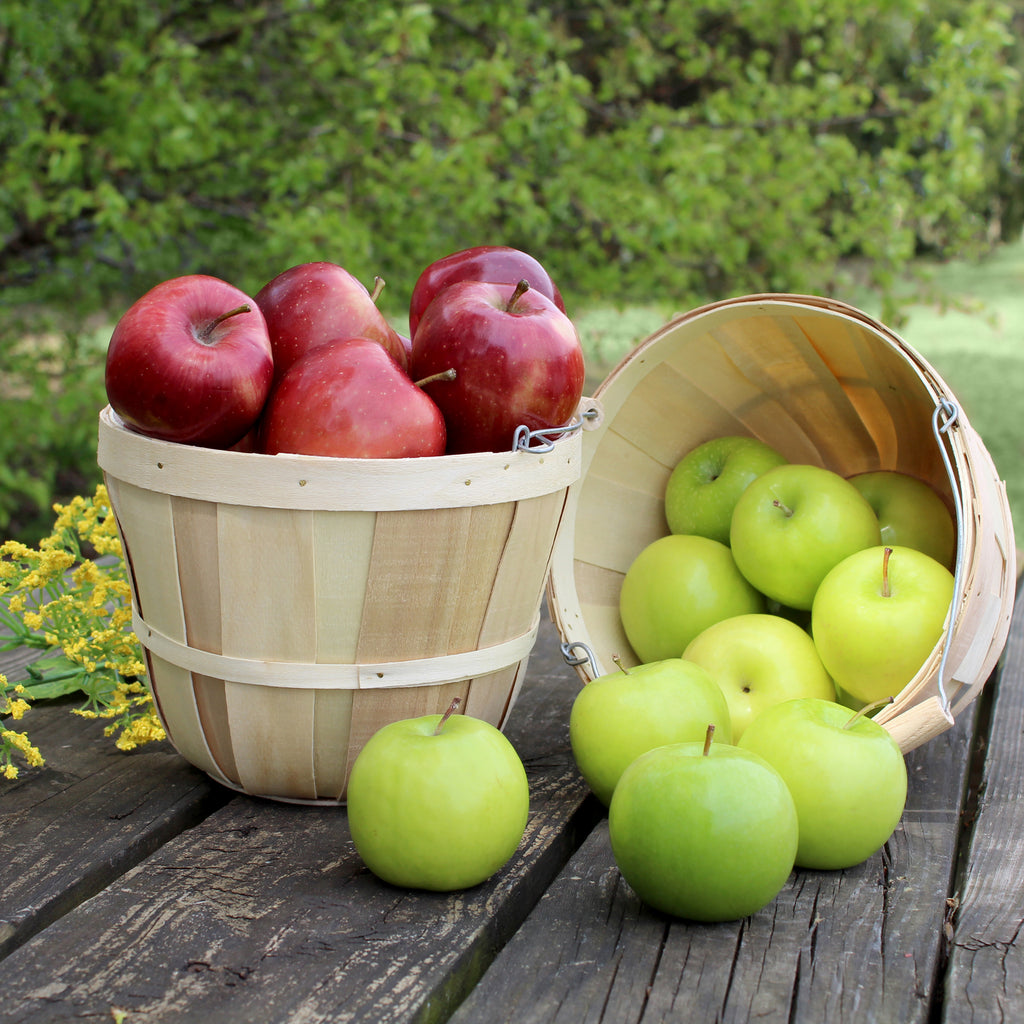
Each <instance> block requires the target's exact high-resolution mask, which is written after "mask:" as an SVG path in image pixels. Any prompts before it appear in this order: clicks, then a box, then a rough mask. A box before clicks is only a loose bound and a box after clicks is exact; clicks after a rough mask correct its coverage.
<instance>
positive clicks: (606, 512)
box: [548, 294, 1016, 751]
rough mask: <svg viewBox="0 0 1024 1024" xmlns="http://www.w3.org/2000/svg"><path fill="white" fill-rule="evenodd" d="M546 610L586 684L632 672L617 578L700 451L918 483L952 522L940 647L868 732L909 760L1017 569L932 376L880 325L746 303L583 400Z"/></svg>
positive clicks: (998, 630) (850, 315) (971, 453)
mask: <svg viewBox="0 0 1024 1024" xmlns="http://www.w3.org/2000/svg"><path fill="white" fill-rule="evenodd" d="M594 400H595V403H596V405H598V406H599V407H600V408H601V410H602V419H601V421H600V422H599V423H598V424H597V425H596V428H595V429H593V430H591V431H589V432H588V433H586V434H585V435H584V436H583V441H584V451H583V474H582V476H581V479H580V481H579V483H578V484H576V485H575V486H574V487H573V488H572V489H571V491H570V497H569V506H568V508H567V510H566V518H567V523H566V528H565V529H564V530H563V531H562V533H561V535H560V539H559V542H558V544H557V546H556V549H555V554H554V558H553V562H552V569H551V578H550V583H549V589H548V604H549V608H550V610H551V615H552V618H553V619H554V621H555V623H556V624H557V626H558V628H559V632H560V633H561V636H562V639H563V641H564V642H565V644H564V648H563V649H564V650H565V651H566V658H567V660H572V661H574V662H575V661H579V664H578V666H577V670H578V672H579V674H580V676H581V678H582V679H583V680H584V681H585V682H586V681H589V680H590V679H592V678H594V677H595V676H596V675H601V674H604V673H605V672H607V671H610V670H611V669H612V668H613V667H614V666H613V664H612V660H611V659H612V656H613V655H615V654H619V655H621V657H622V659H623V661H624V662H625V663H626V664H627V665H628V664H630V663H635V661H636V658H635V655H634V654H633V652H632V650H631V649H630V646H629V643H628V641H627V640H626V637H625V634H624V633H623V630H622V626H621V623H620V621H619V612H618V596H619V590H620V586H621V583H622V578H623V575H624V573H625V571H626V569H627V568H628V567H629V565H630V564H631V562H632V560H633V559H634V558H635V557H636V555H637V554H638V553H639V552H640V551H641V550H642V549H643V548H644V547H645V546H646V545H647V544H648V543H650V542H651V541H653V540H655V539H656V538H658V537H660V536H662V535H664V534H665V533H667V532H668V526H667V523H666V521H665V517H664V511H663V497H664V492H665V484H666V482H667V480H668V477H669V474H670V472H671V470H672V468H673V467H674V466H675V464H676V462H677V461H678V460H679V459H680V458H681V457H682V456H683V455H684V454H685V453H686V452H688V451H689V450H690V449H692V448H693V447H695V446H696V445H698V444H700V443H701V442H704V441H707V440H709V439H711V438H714V437H718V436H722V435H728V434H748V435H751V436H753V437H758V438H761V439H762V440H764V441H766V442H767V443H768V444H770V445H772V446H773V447H775V448H777V449H778V450H779V451H780V452H781V453H782V454H783V455H784V456H786V457H787V458H788V459H789V460H790V461H791V462H804V463H812V464H815V465H821V466H825V467H827V468H829V469H832V470H834V471H836V472H839V473H842V474H843V475H845V476H849V475H852V474H854V473H861V472H866V471H869V470H879V469H894V470H900V471H902V472H906V473H911V474H913V475H915V476H918V477H920V478H922V479H924V480H927V481H928V482H929V483H931V484H932V485H933V486H934V487H935V488H936V489H937V490H938V491H939V492H940V493H941V494H942V495H944V497H945V498H946V500H947V501H948V502H949V505H950V507H951V509H953V510H955V512H956V515H957V520H958V529H957V535H958V545H957V562H956V567H955V586H954V596H953V601H952V603H951V607H950V613H949V616H948V617H947V622H946V628H945V631H944V633H943V636H942V638H941V640H940V641H939V643H938V644H937V645H936V647H935V649H934V650H933V651H932V653H931V655H930V656H929V658H928V659H927V661H926V662H925V663H924V665H922V666H921V669H920V671H919V672H918V673H917V675H916V676H915V677H914V679H913V680H911V682H910V683H909V684H908V685H907V686H906V687H905V689H904V690H903V691H902V692H901V693H900V694H899V695H898V697H897V698H896V700H895V703H894V704H892V705H890V706H889V707H887V708H886V709H884V710H883V711H882V712H880V713H879V714H878V715H877V716H876V717H877V719H878V721H880V722H883V723H884V724H885V726H886V728H887V729H889V730H890V732H891V733H892V734H893V735H894V736H895V737H896V739H897V741H898V742H899V744H900V746H901V748H902V749H903V750H904V751H909V750H911V749H913V748H914V747H916V746H918V745H920V744H921V743H923V742H925V741H926V740H928V739H930V738H931V737H933V736H935V735H938V734H939V733H940V732H942V731H944V730H945V729H948V728H949V727H950V725H952V723H953V720H954V716H955V715H956V714H957V713H959V712H960V711H961V710H962V709H963V708H964V707H966V706H967V704H968V703H969V702H970V701H971V700H973V699H974V697H975V696H976V695H977V694H978V692H979V691H980V688H981V687H982V686H983V685H984V683H985V681H986V679H987V678H988V676H989V674H990V673H991V671H992V669H993V668H994V666H995V664H996V662H997V660H998V658H999V655H1000V653H1001V652H1002V649H1003V646H1004V645H1005V642H1006V636H1007V632H1008V630H1009V625H1010V614H1011V611H1012V608H1013V600H1014V588H1015V566H1014V560H1015V557H1016V552H1015V548H1014V538H1013V525H1012V522H1011V519H1010V509H1009V505H1008V503H1007V499H1006V488H1005V485H1004V484H1003V483H1002V482H1001V481H1000V480H999V479H998V477H997V475H996V471H995V467H994V466H993V464H992V460H991V458H990V456H989V454H988V452H987V451H986V449H985V447H984V445H983V444H982V442H981V440H980V438H979V437H978V435H977V434H976V433H975V431H974V430H973V429H972V428H971V426H970V423H969V422H968V420H967V417H966V416H965V415H964V412H963V410H962V409H959V407H958V406H957V403H956V399H955V398H954V396H953V394H952V392H951V391H950V389H949V388H948V387H947V386H946V384H945V383H944V382H943V381H942V380H941V378H940V377H939V375H938V374H937V373H936V372H935V370H934V369H933V368H932V367H931V366H929V365H928V363H926V362H925V360H924V359H923V358H922V357H921V356H920V355H919V354H918V353H917V352H915V351H914V350H913V348H911V347H910V346H909V345H908V344H907V343H906V342H905V341H903V340H902V339H901V338H899V337H898V336H897V335H896V334H894V333H893V332H892V331H890V330H888V329H887V328H886V327H884V326H883V325H882V324H880V323H878V322H877V321H875V320H873V319H872V318H870V317H869V316H867V315H866V314H864V313H862V312H861V311H859V310H857V309H855V308H853V307H851V306H848V305H846V304H844V303H841V302H837V301H832V300H828V299H822V298H816V297H812V296H803V295H775V294H771V295H751V296H744V297H741V298H737V299H731V300H727V301H723V302H717V303H713V304H711V305H707V306H703V307H701V308H699V309H696V310H693V311H691V312H689V313H686V314H683V315H681V316H678V317H676V318H674V319H673V320H672V321H671V322H670V323H668V324H667V325H666V326H665V327H663V328H662V329H661V330H660V331H658V332H657V333H655V334H654V335H652V336H651V337H650V338H648V339H647V340H646V341H644V342H643V343H642V344H641V345H639V346H638V347H637V348H636V349H635V350H634V351H633V352H631V353H630V354H629V355H628V356H627V357H626V358H625V359H623V361H622V362H621V363H620V364H619V365H618V366H617V367H616V369H615V370H614V371H613V372H612V373H611V374H610V375H609V377H608V379H607V380H606V381H605V382H604V383H603V384H602V385H601V386H600V387H599V388H598V389H597V390H596V392H595V394H594Z"/></svg>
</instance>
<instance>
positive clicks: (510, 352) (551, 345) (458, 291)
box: [410, 280, 584, 453]
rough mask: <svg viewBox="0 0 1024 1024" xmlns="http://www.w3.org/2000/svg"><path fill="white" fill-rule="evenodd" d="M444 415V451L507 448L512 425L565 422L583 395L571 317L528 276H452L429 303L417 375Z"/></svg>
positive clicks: (415, 350) (419, 338)
mask: <svg viewBox="0 0 1024 1024" xmlns="http://www.w3.org/2000/svg"><path fill="white" fill-rule="evenodd" d="M449 367H451V368H453V369H454V370H455V379H454V380H450V381H446V380H439V381H434V382H432V383H429V384H426V385H424V387H425V390H426V392H427V394H429V395H430V397H431V398H433V399H434V401H435V402H437V404H438V406H440V408H441V412H442V413H444V418H445V424H446V426H447V430H448V451H449V452H451V453H458V452H487V451H511V449H512V448H513V446H514V442H515V433H516V428H517V427H519V426H525V427H527V428H529V429H530V430H542V429H546V428H551V427H559V426H563V425H564V424H566V423H568V422H569V420H570V419H571V418H572V414H573V413H574V412H575V410H576V407H577V405H578V404H579V401H580V397H581V396H582V394H583V379H584V369H583V348H582V346H581V345H580V338H579V335H578V334H577V333H576V328H575V326H574V325H573V323H572V321H571V320H570V319H569V318H568V317H567V316H566V315H565V313H563V312H562V311H561V310H560V309H559V308H558V307H557V306H556V305H555V304H554V302H553V301H552V300H551V299H549V298H547V297H546V296H544V295H542V294H541V293H540V292H538V291H535V290H534V289H533V288H531V287H530V286H529V285H528V284H527V282H526V281H525V280H523V281H520V282H519V283H518V284H516V285H504V284H493V283H491V282H486V281H457V282H456V283H455V284H452V285H449V286H448V287H447V288H446V289H445V290H444V291H443V292H441V293H440V294H439V295H438V296H437V297H436V298H435V300H434V301H433V302H432V303H431V304H430V306H429V308H428V309H427V311H426V313H425V314H424V316H423V319H422V320H421V321H420V323H419V326H418V327H417V329H416V333H415V334H414V335H413V339H412V364H411V367H410V370H411V373H412V376H413V378H414V379H421V378H425V377H429V376H431V375H433V374H436V373H440V372H442V371H444V370H446V369H448V368H449Z"/></svg>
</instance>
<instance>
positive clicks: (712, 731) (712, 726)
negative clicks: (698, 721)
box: [704, 722, 715, 757]
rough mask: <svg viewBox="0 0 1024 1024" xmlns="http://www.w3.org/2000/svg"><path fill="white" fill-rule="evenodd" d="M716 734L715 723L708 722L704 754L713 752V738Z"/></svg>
mask: <svg viewBox="0 0 1024 1024" xmlns="http://www.w3.org/2000/svg"><path fill="white" fill-rule="evenodd" d="M714 735H715V723H714V722H708V730H707V732H706V733H704V756H705V757H707V756H708V754H710V753H711V738H712V737H713V736H714Z"/></svg>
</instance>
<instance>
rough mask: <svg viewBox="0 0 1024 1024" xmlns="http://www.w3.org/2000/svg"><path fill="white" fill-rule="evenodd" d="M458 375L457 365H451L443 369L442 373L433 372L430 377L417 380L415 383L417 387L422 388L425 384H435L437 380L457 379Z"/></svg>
mask: <svg viewBox="0 0 1024 1024" xmlns="http://www.w3.org/2000/svg"><path fill="white" fill-rule="evenodd" d="M456 376H457V374H456V373H455V367H454V366H450V367H449V368H448V369H447V370H442V371H441V372H440V373H432V374H431V375H430V376H429V377H424V378H423V380H418V381H416V382H415V384H416V387H418V388H421V387H423V385H424V384H433V383H434V381H435V380H455V378H456Z"/></svg>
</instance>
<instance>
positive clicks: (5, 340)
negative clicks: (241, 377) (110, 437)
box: [0, 0, 1024, 532]
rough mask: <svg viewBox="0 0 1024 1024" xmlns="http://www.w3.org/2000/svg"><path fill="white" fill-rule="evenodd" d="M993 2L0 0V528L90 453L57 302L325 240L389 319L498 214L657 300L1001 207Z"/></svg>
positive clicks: (881, 285) (581, 293) (788, 271)
mask: <svg viewBox="0 0 1024 1024" xmlns="http://www.w3.org/2000/svg"><path fill="white" fill-rule="evenodd" d="M1017 3H1018V6H1017V7H1014V6H1012V5H1009V4H1006V3H1000V2H997V0H700V2H694V0H642V2H637V0H634V2H623V0H574V2H571V3H570V2H569V0H546V2H540V0H506V2H504V3H501V4H494V3H491V2H490V0H450V2H447V3H429V2H386V0H345V2H344V3H331V2H329V0H221V2H216V3H215V2H212V0H148V2H146V0H143V2H139V0H47V2H46V3H39V2H38V0H3V3H2V4H0V332H2V333H0V373H2V375H3V377H2V384H0V387H2V389H3V390H2V391H0V398H2V400H3V404H2V411H0V466H2V467H3V468H2V469H0V473H2V474H3V477H2V479H0V495H2V496H0V526H2V525H3V519H4V515H5V510H8V514H9V510H10V509H11V508H12V507H15V506H18V505H25V504H26V503H27V504H28V505H29V506H31V505H33V504H38V498H39V495H41V494H42V491H43V490H44V489H46V490H49V489H50V488H52V487H55V486H59V484H58V478H59V477H60V475H61V473H66V472H67V470H68V468H69V467H71V468H74V467H75V466H82V465H84V464H86V463H88V462H90V461H91V460H92V459H93V457H94V438H93V433H94V431H93V427H94V419H95V415H94V414H95V409H94V408H92V406H93V405H94V404H95V403H102V388H101V382H100V381H99V377H100V376H101V374H99V373H98V372H97V370H96V366H95V360H96V359H97V358H99V356H98V355H97V353H96V351H95V350H94V348H92V347H90V346H89V345H86V344H84V343H83V342H82V341H81V338H80V335H81V332H82V327H81V325H82V323H84V322H85V318H86V317H89V316H92V315H94V314H96V313H105V314H107V315H108V316H110V317H113V316H116V315H117V313H118V311H119V310H121V309H123V308H124V307H125V306H126V305H127V304H128V303H129V302H130V301H132V300H133V299H134V298H136V297H137V296H138V295H140V294H141V293H142V292H143V291H145V290H146V289H147V288H149V287H151V286H152V285H153V284H156V283H157V282H158V281H160V280H162V279H164V278H167V277H171V276H175V275H177V274H183V273H192V272H206V273H211V274H215V275H217V276H219V277H223V278H225V279H227V280H230V281H232V282H233V283H235V284H236V285H238V286H239V287H241V288H243V289H244V290H246V291H248V292H249V293H250V294H251V293H252V292H254V291H255V290H256V289H258V288H259V287H260V285H261V284H263V283H264V282H265V281H266V280H268V279H269V278H270V277H271V276H273V275H274V274H276V273H277V272H279V271H280V270H283V269H284V268H285V267H287V266H291V265H293V264H295V263H300V262H304V261H307V260H313V259H327V260H332V261H334V262H338V263H341V264H342V265H344V266H345V267H347V268H348V269H349V270H350V271H352V272H353V273H354V274H356V276H357V277H359V278H360V279H361V280H363V281H364V282H367V283H369V282H371V281H372V279H373V278H374V276H375V275H380V276H382V277H383V278H385V279H386V280H387V281H388V282H389V283H388V287H387V288H386V289H385V291H384V295H383V297H382V300H381V305H382V307H383V308H384V310H385V312H387V313H388V314H389V315H392V316H401V315H402V314H403V313H404V310H405V307H406V303H407V301H408V296H409V293H410V292H411V289H412V285H413V283H414V281H415V278H416V276H417V275H418V273H419V271H420V269H422V267H423V266H425V265H426V264H427V263H429V262H431V261H432V260H433V259H435V258H437V257H439V256H442V255H445V254H446V253H448V252H451V251H453V250H455V249H458V248H462V247H464V246H468V245H474V244H481V243H502V244H509V245H514V246H517V247H519V248H523V249H526V250H528V251H530V252H532V253H533V254H534V255H536V256H537V257H538V258H540V259H541V260H542V262H544V263H545V265H546V266H547V267H548V269H549V270H550V271H551V273H552V275H553V276H554V277H555V279H556V280H557V281H558V283H559V286H560V288H561V290H562V292H563V294H564V295H565V296H566V299H567V302H568V303H569V307H570V312H572V311H573V309H576V308H578V309H582V308H585V307H586V306H587V305H588V304H591V305H592V304H595V303H601V304H613V305H614V304H619V305H625V304H632V303H637V302H649V301H660V302H668V303H670V304H671V305H672V306H673V307H675V308H678V309H682V308H686V307H688V306H691V305H694V304H697V303H699V302H703V301H707V300H709V299H713V298H718V297H721V296H724V295H727V294H738V293H743V292H753V291H761V290H783V291H817V292H828V291H834V290H835V289H836V287H837V282H839V281H840V280H841V273H842V268H843V267H844V266H846V265H848V264H847V261H848V260H849V259H850V258H851V257H855V258H856V259H857V260H858V261H859V263H858V265H860V266H863V267H865V268H867V273H868V277H869V284H871V285H872V286H873V287H874V288H876V289H879V290H881V292H882V293H883V294H889V293H890V289H892V287H893V286H894V284H895V282H896V280H897V276H898V275H899V273H900V272H901V271H902V270H903V269H904V268H905V266H906V265H907V263H908V261H910V260H911V259H912V258H913V257H914V256H915V255H918V254H920V253H922V252H928V253H929V254H932V255H938V256H943V255H947V254H957V255H959V256H969V255H971V254H976V253H979V252H981V251H983V250H984V249H985V248H986V247H987V246H989V245H991V244H992V242H993V241H994V240H996V239H998V238H999V237H1001V236H1003V235H1006V236H1009V235H1012V234H1014V233H1015V232H1017V233H1019V230H1020V226H1021V213H1020V211H1021V208H1022V205H1024V204H1022V199H1024V187H1022V184H1021V176H1020V163H1021V152H1020V147H1021V132H1020V127H1019V126H1020V124H1021V113H1020V111H1021V81H1020V75H1019V65H1020V64H1021V63H1022V61H1021V53H1020V50H1019V44H1018V43H1017V36H1018V35H1019V33H1015V32H1014V31H1013V26H1014V25H1015V24H1017V25H1018V26H1019V24H1020V6H1019V4H1020V0H1017ZM26 334H28V335H30V336H32V337H39V336H44V335H45V337H47V338H49V339H54V338H56V339H57V341H58V349H60V351H58V352H55V353H53V354H52V355H53V358H54V359H56V360H58V361H60V360H63V364H64V369H65V373H64V379H65V380H72V381H74V384H73V385H72V384H67V385H66V386H65V387H64V389H63V390H62V389H61V387H60V385H59V382H56V381H55V380H54V379H53V376H52V375H51V374H50V373H48V372H43V371H40V370H39V368H38V367H37V366H36V365H35V363H34V361H33V358H32V356H31V353H29V354H28V355H26V353H25V351H24V349H23V348H21V347H20V346H19V345H18V344H15V339H20V338H22V337H24V336H25V335H26ZM90 360H92V362H90ZM14 396H18V397H17V398H16V399H15V397H14ZM21 403H24V404H21ZM82 406H84V407H85V409H84V410H83V408H82ZM84 411H85V412H88V417H87V418H88V429H87V430H84V431H83V428H82V427H81V426H80V425H78V421H77V417H78V416H79V415H80V414H81V413H83V412H84ZM47 415H50V416H51V417H52V419H53V422H50V423H46V424H44V423H43V420H44V419H45V418H46V417H47ZM29 444H32V445H36V446H37V447H36V448H35V449H34V450H33V451H32V452H30V453H27V452H26V450H25V449H26V447H27V446H28V445H29ZM79 444H82V445H83V447H81V448H78V447H77V446H78V445H79ZM65 458H69V459H70V460H71V461H70V462H68V463H67V464H66V465H63V466H62V465H61V464H60V463H59V460H63V459H65ZM44 518H46V519H48V518H49V514H48V513H46V515H45V516H44ZM0 532H2V531H0Z"/></svg>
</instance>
